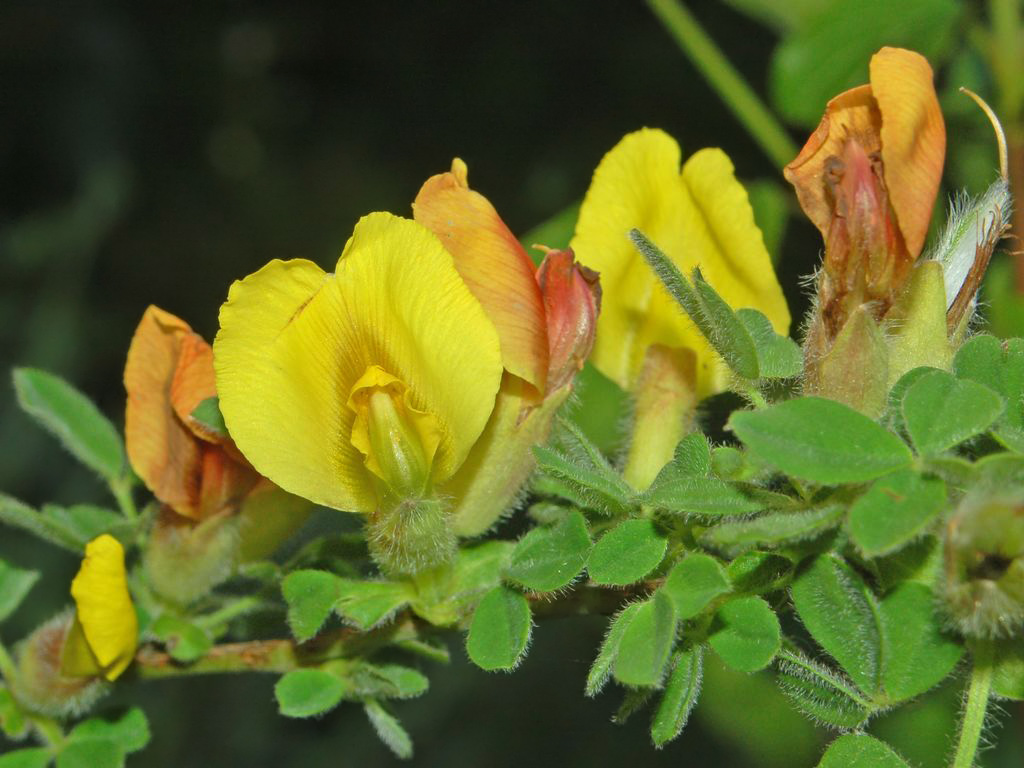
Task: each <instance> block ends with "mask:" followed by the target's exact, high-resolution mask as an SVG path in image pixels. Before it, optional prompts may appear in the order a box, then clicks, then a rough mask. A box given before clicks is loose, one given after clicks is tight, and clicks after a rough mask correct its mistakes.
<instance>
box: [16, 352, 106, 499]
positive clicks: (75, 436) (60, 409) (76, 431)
mask: <svg viewBox="0 0 1024 768" xmlns="http://www.w3.org/2000/svg"><path fill="white" fill-rule="evenodd" d="M14 390H15V392H16V393H17V396H18V404H19V405H20V406H21V407H22V409H23V410H24V411H25V412H26V413H27V414H29V415H30V416H32V417H33V418H34V419H35V420H36V421H38V422H39V423H40V424H41V425H42V426H43V427H45V428H46V429H47V430H48V431H49V432H51V433H52V434H53V435H54V436H55V437H56V438H57V439H58V440H60V442H61V443H62V444H63V445H64V447H65V448H66V449H67V450H68V451H70V452H71V454H72V455H73V456H74V457H75V458H77V459H78V460H79V461H81V462H82V463H83V464H85V465H86V466H87V467H89V468H90V469H92V470H93V471H95V472H97V473H98V474H99V475H100V476H101V477H103V478H104V479H106V480H107V481H108V482H112V481H114V480H117V479H118V478H119V477H120V476H121V475H122V473H123V472H124V470H125V458H124V446H123V445H122V443H121V438H120V436H119V435H118V433H117V430H116V429H115V428H114V425H113V424H111V423H110V421H109V420H108V419H107V418H106V417H105V416H104V415H103V414H102V413H100V411H99V409H98V408H97V407H96V406H95V405H93V404H92V401H91V400H89V399H88V398H87V397H86V396H85V395H83V394H82V393H81V392H79V391H78V390H77V389H75V388H74V387H72V386H71V385H70V384H68V383H67V382H66V381H64V380H63V379H61V378H60V377H58V376H54V375H53V374H51V373H46V372H45V371H40V370H36V369H33V368H16V369H15V370H14Z"/></svg>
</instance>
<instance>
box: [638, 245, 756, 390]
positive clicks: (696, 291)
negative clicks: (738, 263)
mask: <svg viewBox="0 0 1024 768" xmlns="http://www.w3.org/2000/svg"><path fill="white" fill-rule="evenodd" d="M629 238H630V240H632V241H633V245H634V247H635V248H636V249H637V251H639V252H640V255H642V256H643V257H644V259H645V260H646V261H647V263H648V264H649V265H650V266H651V269H653V270H654V273H655V274H656V275H657V276H658V278H659V279H660V280H661V282H662V283H664V285H665V288H666V289H667V290H668V292H669V294H670V295H671V296H672V298H674V299H675V300H676V301H677V302H679V305H680V306H681V307H682V308H683V311H684V312H686V314H687V315H689V316H690V319H691V320H692V321H693V324H694V325H696V326H697V329H698V330H699V331H700V332H701V333H702V334H703V335H704V338H705V339H707V341H708V343H709V344H710V345H711V346H712V347H713V348H714V349H715V351H716V352H718V354H720V355H721V356H722V359H723V360H724V361H725V363H726V365H728V366H729V367H730V368H731V369H732V370H733V371H735V372H736V373H737V374H739V375H740V376H742V377H743V378H745V379H756V378H757V377H758V366H757V349H756V347H755V346H754V340H753V339H752V338H751V337H750V334H749V333H748V332H747V329H746V328H745V327H744V326H743V323H741V322H740V321H739V318H737V317H736V313H734V312H733V311H732V309H731V308H730V307H729V305H728V304H726V303H725V301H724V300H723V299H722V297H721V296H719V295H718V294H717V293H716V292H715V290H714V288H712V287H711V286H710V285H709V284H708V283H707V282H706V281H705V280H704V278H703V277H702V276H701V274H700V272H699V271H698V270H694V275H693V285H691V284H690V282H689V281H688V280H687V279H686V278H685V277H684V276H683V273H682V272H680V271H679V268H678V267H677V266H676V265H675V264H674V263H672V261H671V259H669V258H668V257H667V256H666V255H665V254H664V253H662V252H661V250H660V249H659V248H658V247H657V246H656V245H655V244H654V243H652V242H651V241H650V240H649V239H647V236H646V235H644V234H643V233H642V232H641V231H640V230H638V229H633V230H630V232H629Z"/></svg>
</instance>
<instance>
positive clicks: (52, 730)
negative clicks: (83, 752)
mask: <svg viewBox="0 0 1024 768" xmlns="http://www.w3.org/2000/svg"><path fill="white" fill-rule="evenodd" d="M29 720H30V721H31V722H32V727H33V728H35V730H36V733H37V734H39V740H40V741H42V742H43V743H44V744H46V745H47V746H50V747H59V746H60V745H61V744H63V743H64V730H63V729H62V728H61V727H60V723H58V722H57V721H56V720H54V719H52V718H49V717H46V716H45V715H30V716H29Z"/></svg>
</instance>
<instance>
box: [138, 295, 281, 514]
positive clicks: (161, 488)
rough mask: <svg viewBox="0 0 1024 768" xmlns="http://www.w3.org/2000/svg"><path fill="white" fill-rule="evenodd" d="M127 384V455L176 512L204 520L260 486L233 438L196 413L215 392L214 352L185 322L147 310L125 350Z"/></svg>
mask: <svg viewBox="0 0 1024 768" xmlns="http://www.w3.org/2000/svg"><path fill="white" fill-rule="evenodd" d="M124 385H125V389H126V390H127V392H128V405H127V410H126V413H125V446H126V449H127V452H128V459H129V461H130V462H131V465H132V468H133V469H134V470H135V472H136V474H138V476H139V477H140V478H142V481H143V482H144V483H145V484H146V487H147V488H149V489H150V491H152V492H153V495H154V496H156V497H157V498H158V499H159V500H160V501H162V502H163V503H164V504H166V505H167V506H169V507H170V508H171V509H173V510H174V511H175V512H177V513H178V514H179V515H183V516H184V517H187V518H190V519H192V520H195V521H202V520H205V519H207V518H210V517H212V516H213V515H216V514H217V513H218V512H222V511H225V510H228V509H232V508H236V507H237V506H238V505H239V504H240V503H241V501H242V500H243V499H244V498H245V497H246V495H247V494H249V493H250V492H251V491H252V490H253V489H254V488H255V487H256V486H257V485H258V484H260V482H261V480H262V478H261V477H260V476H259V475H258V474H257V473H256V472H255V470H253V468H252V467H251V466H250V465H249V463H248V462H247V461H246V460H245V459H244V458H243V457H242V455H241V454H240V453H239V452H238V450H237V449H236V448H235V446H234V443H233V442H232V441H231V439H230V438H229V437H227V436H226V435H225V434H222V433H219V432H217V431H215V430H214V429H211V428H210V427H209V426H208V425H206V424H204V423H203V422H201V421H199V420H198V419H197V418H196V417H195V416H194V413H195V410H196V408H197V407H198V406H199V405H200V404H201V403H203V402H204V401H205V400H208V399H209V398H212V397H214V396H215V395H216V386H215V384H214V373H213V351H212V349H211V348H210V345H209V344H207V343H206V341H204V340H203V338H202V337H201V336H199V334H197V333H195V332H194V331H193V330H192V329H191V328H190V327H189V326H188V324H187V323H186V322H185V321H183V320H181V319H180V318H178V317H175V316H174V315H172V314H170V313H169V312H165V311H163V310H162V309H158V308H157V307H154V306H150V307H149V308H148V309H147V310H146V312H145V314H144V315H143V317H142V321H141V322H140V323H139V327H138V329H137V330H136V331H135V336H134V337H133V338H132V343H131V347H130V348H129V350H128V362H127V364H126V365H125V370H124ZM263 482H266V481H263Z"/></svg>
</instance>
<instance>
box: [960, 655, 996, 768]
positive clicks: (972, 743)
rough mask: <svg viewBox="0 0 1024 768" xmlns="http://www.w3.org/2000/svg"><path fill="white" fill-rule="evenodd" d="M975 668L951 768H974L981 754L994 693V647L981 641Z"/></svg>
mask: <svg viewBox="0 0 1024 768" xmlns="http://www.w3.org/2000/svg"><path fill="white" fill-rule="evenodd" d="M973 655H974V667H973V669H972V670H971V682H970V685H969V687H968V689H967V701H966V702H965V703H964V714H963V719H962V720H961V721H960V738H959V740H958V742H957V745H956V754H955V755H954V756H953V763H952V766H951V768H971V766H973V765H974V758H975V756H976V755H977V753H978V743H979V742H980V741H981V732H982V730H983V729H984V727H985V711H986V710H987V709H988V696H989V693H990V692H991V690H992V667H993V663H992V662H993V659H992V643H991V642H989V641H986V640H981V641H979V642H978V643H977V644H976V645H975V646H974V647H973Z"/></svg>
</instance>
